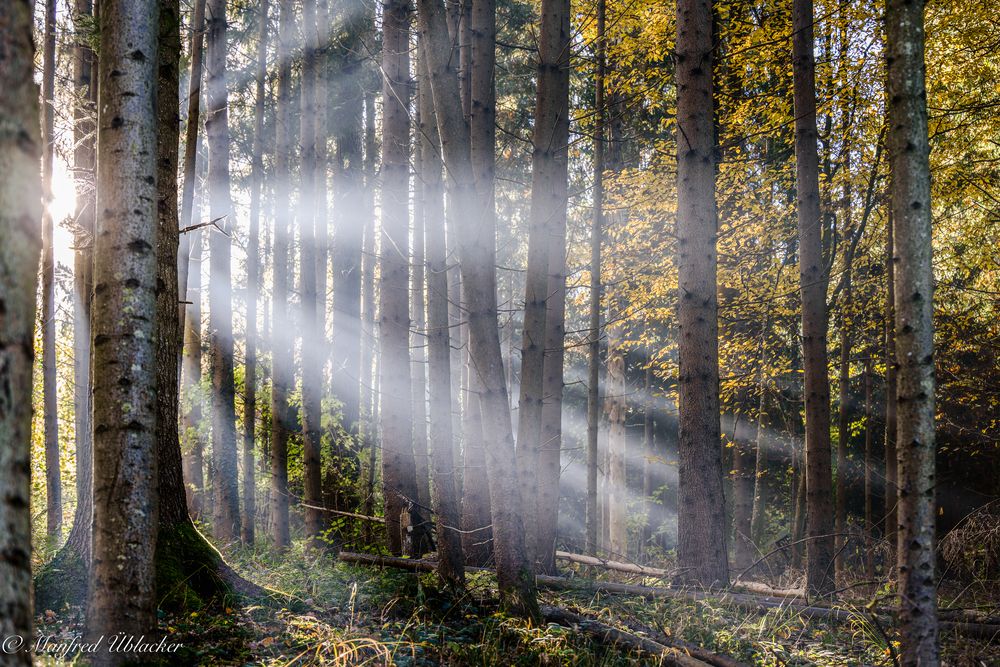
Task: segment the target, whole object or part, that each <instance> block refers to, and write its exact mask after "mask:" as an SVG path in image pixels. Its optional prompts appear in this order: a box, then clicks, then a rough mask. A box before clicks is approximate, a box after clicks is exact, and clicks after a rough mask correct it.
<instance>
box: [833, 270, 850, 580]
mask: <svg viewBox="0 0 1000 667" xmlns="http://www.w3.org/2000/svg"><path fill="white" fill-rule="evenodd" d="M846 261H847V262H848V266H847V268H846V271H847V273H846V274H845V276H844V286H845V287H844V290H845V292H844V301H843V304H842V308H843V311H842V312H841V322H840V369H839V373H838V378H837V379H838V382H837V393H838V394H839V396H838V406H837V407H838V411H837V481H836V488H835V491H836V504H835V505H834V529H833V532H834V533H836V534H837V536H836V537H835V538H834V553H835V554H836V555H837V556H836V563H835V573H836V576H837V577H838V578H840V577H842V576H843V575H844V572H845V568H846V567H847V555H846V551H847V549H846V548H845V547H846V537H845V536H846V534H847V489H848V484H850V479H851V475H850V465H851V464H850V461H849V460H848V457H847V446H848V444H849V442H850V428H851V420H850V402H851V344H852V340H851V322H850V315H849V314H848V312H847V311H848V310H849V309H850V307H851V266H850V263H851V261H852V258H851V257H850V253H848V256H847V258H846Z"/></svg>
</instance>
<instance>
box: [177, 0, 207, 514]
mask: <svg viewBox="0 0 1000 667" xmlns="http://www.w3.org/2000/svg"><path fill="white" fill-rule="evenodd" d="M204 30H205V0H195V3H194V9H193V14H192V18H191V37H190V40H189V46H188V51H189V56H190V58H191V71H190V78H189V81H188V99H187V104H188V109H187V126H186V128H185V133H184V167H183V169H184V186H183V189H182V191H181V210H180V224H181V225H182V226H183V225H194V224H198V222H199V217H200V216H201V210H200V206H199V207H198V208H197V209H196V208H195V190H196V188H197V185H198V171H199V161H198V153H199V149H200V148H201V146H200V144H199V140H198V129H199V123H200V117H201V80H202V70H203V69H204V68H203V66H202V65H203V56H204V48H203V46H204V42H205V39H204ZM200 167H201V168H202V169H203V168H204V159H202V160H201V163H200ZM202 244H203V240H202V232H201V230H196V231H191V232H188V233H186V234H181V238H180V247H179V249H178V253H177V282H178V293H179V294H183V295H184V296H185V298H184V301H186V302H187V303H186V304H181V313H180V317H181V330H182V332H183V334H182V335H183V352H182V359H181V382H182V386H181V393H182V395H183V396H185V397H187V400H188V401H189V402H190V405H189V406H188V405H185V407H184V409H183V411H182V413H181V424H182V427H183V431H182V436H181V437H182V438H183V440H184V441H185V445H184V450H185V451H189V452H190V456H189V457H188V458H187V459H186V460H185V469H186V470H187V472H186V473H185V477H186V479H187V484H188V485H189V487H188V492H187V495H188V508H189V510H190V512H191V515H192V516H194V517H195V518H200V517H201V516H202V514H203V511H204V506H203V504H204V500H205V499H204V443H203V442H202V437H201V434H200V433H199V424H200V422H201V419H202V396H201V296H202V295H201V258H202ZM192 266H194V271H193V273H192V271H191V267H192Z"/></svg>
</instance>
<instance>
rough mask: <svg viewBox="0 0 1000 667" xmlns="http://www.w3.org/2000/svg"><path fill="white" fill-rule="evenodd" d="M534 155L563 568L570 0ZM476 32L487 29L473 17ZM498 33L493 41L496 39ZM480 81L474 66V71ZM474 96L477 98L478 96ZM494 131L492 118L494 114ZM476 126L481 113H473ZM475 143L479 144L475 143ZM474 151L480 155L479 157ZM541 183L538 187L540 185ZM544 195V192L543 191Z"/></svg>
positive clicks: (549, 59)
mask: <svg viewBox="0 0 1000 667" xmlns="http://www.w3.org/2000/svg"><path fill="white" fill-rule="evenodd" d="M541 11H542V19H541V37H542V41H541V42H540V44H539V62H538V101H537V103H536V113H535V124H534V137H533V145H534V151H533V155H532V188H531V208H532V215H534V214H535V213H534V212H535V208H536V206H537V208H538V209H539V213H541V214H543V215H546V216H548V217H549V218H550V219H551V221H552V225H551V231H552V234H551V236H550V238H549V239H548V253H547V254H548V265H547V267H546V269H547V274H548V276H547V289H546V292H547V295H548V296H547V298H546V301H545V339H544V340H545V363H544V375H543V378H542V415H541V420H542V424H541V434H540V436H541V439H540V441H539V448H538V478H537V482H538V489H537V492H536V498H535V503H536V509H535V518H536V521H537V525H536V527H535V547H534V553H535V557H536V558H537V559H538V565H539V568H540V569H541V571H543V572H548V573H553V572H555V571H556V533H557V529H558V520H559V473H560V454H561V450H562V400H563V366H564V362H565V359H564V357H565V354H564V346H565V338H566V324H565V319H566V206H567V203H568V201H569V200H568V196H569V194H568V184H567V179H568V168H569V75H570V71H571V66H570V53H571V51H572V49H571V48H570V39H571V34H570V2H569V0H545V1H544V2H542V7H541ZM473 24H474V25H473V28H474V34H475V35H477V36H478V35H479V34H480V32H481V31H480V30H478V26H477V25H476V22H475V21H474V22H473ZM494 41H495V39H492V40H491V43H492V42H494ZM473 83H474V84H475V73H474V74H473ZM474 101H475V100H474ZM488 121H489V123H490V135H491V136H492V135H493V127H492V126H493V124H494V123H493V117H492V116H490V117H489V119H488ZM473 127H475V114H474V115H473ZM473 148H475V144H473ZM473 157H475V156H473ZM536 185H538V186H540V187H541V189H540V191H538V192H536V189H535V186H536ZM536 197H537V198H536Z"/></svg>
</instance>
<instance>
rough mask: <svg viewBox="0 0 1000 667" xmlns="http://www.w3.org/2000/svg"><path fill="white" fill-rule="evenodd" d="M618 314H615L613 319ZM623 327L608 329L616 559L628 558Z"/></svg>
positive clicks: (611, 533)
mask: <svg viewBox="0 0 1000 667" xmlns="http://www.w3.org/2000/svg"><path fill="white" fill-rule="evenodd" d="M617 317H618V313H616V312H612V313H611V314H610V315H609V319H610V320H616V319H617ZM622 338H623V336H622V330H621V325H620V324H618V323H617V322H615V323H614V324H612V325H611V326H609V327H608V387H607V398H606V401H607V413H608V492H607V503H608V537H609V538H610V539H609V542H608V545H607V548H608V551H609V552H610V553H611V554H612V555H613V556H615V557H616V558H622V559H625V558H627V557H628V468H627V464H626V459H627V457H628V451H627V442H626V437H625V413H626V406H625V353H624V351H623V350H622V348H621V346H622V342H623V341H622Z"/></svg>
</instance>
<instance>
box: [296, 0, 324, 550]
mask: <svg viewBox="0 0 1000 667" xmlns="http://www.w3.org/2000/svg"><path fill="white" fill-rule="evenodd" d="M302 25H303V30H304V39H305V44H304V47H303V52H302V85H301V95H302V107H301V113H300V114H299V131H300V145H301V151H302V169H301V173H300V175H299V182H300V183H301V188H300V192H299V210H298V222H299V272H300V274H299V294H300V298H301V304H302V324H301V330H302V352H301V354H302V466H303V473H304V480H305V504H306V536H307V537H308V538H309V540H310V542H311V544H313V545H314V546H315V545H317V540H318V539H319V537H320V533H321V532H322V531H323V511H322V506H323V488H322V468H321V466H320V450H321V437H322V434H321V432H320V428H321V418H320V417H321V415H320V410H321V407H320V406H321V396H320V392H321V391H322V381H323V370H322V369H323V366H322V354H321V353H320V346H321V341H322V336H321V334H320V323H319V312H318V305H317V295H316V267H317V262H316V255H317V253H316V248H317V238H316V219H317V216H318V209H319V207H320V202H319V200H318V194H319V191H318V188H317V187H316V183H317V182H318V181H319V179H320V178H321V173H320V168H319V161H318V159H317V156H316V113H317V105H316V100H317V79H318V78H319V58H318V49H319V33H318V30H317V27H316V1H315V0H305V1H304V2H303V3H302Z"/></svg>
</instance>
